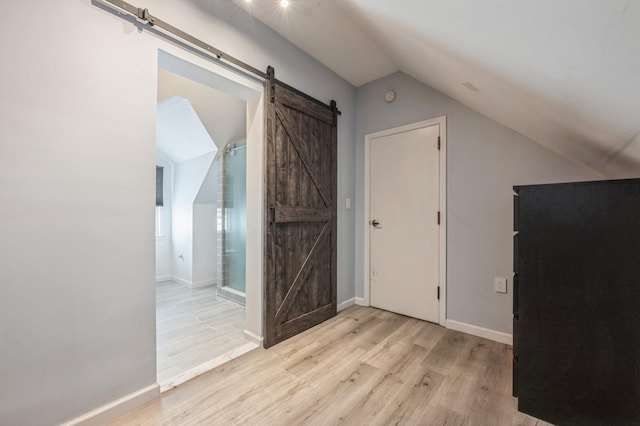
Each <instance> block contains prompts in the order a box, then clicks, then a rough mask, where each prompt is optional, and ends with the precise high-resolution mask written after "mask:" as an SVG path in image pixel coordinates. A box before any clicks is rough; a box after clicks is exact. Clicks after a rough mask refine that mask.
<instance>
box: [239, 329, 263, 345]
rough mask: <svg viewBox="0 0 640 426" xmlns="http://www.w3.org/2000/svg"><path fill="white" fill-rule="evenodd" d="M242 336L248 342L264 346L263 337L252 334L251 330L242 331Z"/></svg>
mask: <svg viewBox="0 0 640 426" xmlns="http://www.w3.org/2000/svg"><path fill="white" fill-rule="evenodd" d="M242 335H243V336H244V338H245V339H247V340H248V341H250V342H253V343H255V344H257V345H259V346H262V341H263V340H264V339H263V338H262V337H260V336H258V335H257V334H255V333H252V332H250V331H249V330H243V331H242Z"/></svg>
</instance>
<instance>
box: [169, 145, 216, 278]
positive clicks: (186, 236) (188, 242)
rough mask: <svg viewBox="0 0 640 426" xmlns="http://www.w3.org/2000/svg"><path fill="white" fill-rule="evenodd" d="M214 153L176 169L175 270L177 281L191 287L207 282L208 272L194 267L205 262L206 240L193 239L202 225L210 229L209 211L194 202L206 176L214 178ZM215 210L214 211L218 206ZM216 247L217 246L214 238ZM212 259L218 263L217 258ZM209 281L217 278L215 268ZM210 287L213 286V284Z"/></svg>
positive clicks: (174, 211)
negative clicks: (206, 215) (204, 249)
mask: <svg viewBox="0 0 640 426" xmlns="http://www.w3.org/2000/svg"><path fill="white" fill-rule="evenodd" d="M215 154H216V151H212V152H210V153H208V154H204V155H201V156H199V157H196V158H193V159H191V160H188V161H183V162H182V163H178V164H176V165H175V166H174V181H173V200H172V209H173V226H172V235H171V240H172V256H171V260H172V270H173V276H174V278H177V279H178V281H179V282H181V283H183V284H186V285H188V286H190V287H193V286H194V283H196V282H200V281H203V280H205V279H206V278H203V277H202V274H203V273H205V270H206V269H203V268H202V267H201V266H200V265H196V264H195V261H196V260H197V261H201V260H203V257H202V256H203V254H202V253H201V252H202V250H203V246H206V241H205V240H203V238H204V236H200V238H197V239H195V238H194V237H195V233H196V232H199V229H200V227H201V226H204V227H205V229H208V228H207V225H206V224H205V222H206V221H205V217H204V216H203V215H204V214H206V212H204V211H203V209H202V208H196V206H197V204H194V201H195V200H196V197H197V195H198V192H200V188H201V187H202V185H203V183H204V181H205V177H207V176H208V175H209V176H213V178H214V179H215V173H209V171H210V169H211V167H212V164H213V159H214V157H215ZM214 186H215V185H214ZM213 209H214V211H215V205H214V207H213ZM212 221H213V224H214V225H215V214H214V215H213V216H212ZM214 232H215V229H214ZM196 242H197V244H196ZM213 244H214V245H215V236H214V238H213ZM194 250H198V257H197V259H196V258H194V255H195V253H194ZM212 259H213V260H214V261H215V256H214V257H213V258H212ZM196 270H197V274H196V275H198V276H197V277H196V276H194V271H196ZM209 278H211V279H213V278H215V269H214V272H213V274H212V275H211V276H210V277H209ZM209 284H210V285H211V284H212V283H209ZM195 287H197V285H195Z"/></svg>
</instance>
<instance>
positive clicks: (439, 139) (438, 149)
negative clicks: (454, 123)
mask: <svg viewBox="0 0 640 426" xmlns="http://www.w3.org/2000/svg"><path fill="white" fill-rule="evenodd" d="M438 151H440V136H438Z"/></svg>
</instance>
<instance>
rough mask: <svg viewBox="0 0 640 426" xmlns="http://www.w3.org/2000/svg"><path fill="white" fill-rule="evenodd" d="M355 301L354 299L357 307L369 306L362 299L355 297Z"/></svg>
mask: <svg viewBox="0 0 640 426" xmlns="http://www.w3.org/2000/svg"><path fill="white" fill-rule="evenodd" d="M355 299H356V300H355V302H356V305H358V306H369V304H368V303H367V302H366V301H365V300H364V299H363V298H362V297H356V298H355Z"/></svg>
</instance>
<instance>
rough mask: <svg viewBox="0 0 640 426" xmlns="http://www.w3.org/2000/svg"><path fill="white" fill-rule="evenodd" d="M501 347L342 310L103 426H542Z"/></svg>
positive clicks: (380, 314) (369, 311) (368, 311)
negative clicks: (524, 401) (519, 398)
mask: <svg viewBox="0 0 640 426" xmlns="http://www.w3.org/2000/svg"><path fill="white" fill-rule="evenodd" d="M511 356H512V349H511V347H509V346H507V345H504V344H500V343H496V342H493V341H490V340H486V339H482V338H478V337H474V336H470V335H467V334H464V333H460V332H456V331H452V330H446V329H444V328H442V327H439V326H436V325H434V324H430V323H427V322H424V321H419V320H416V319H412V318H408V317H404V316H401V315H397V314H393V313H389V312H385V311H381V310H378V309H374V308H364V307H357V306H354V307H351V308H348V309H346V310H345V311H343V312H341V313H340V314H338V316H337V317H335V318H333V319H331V320H329V321H327V322H325V323H323V324H320V325H319V326H316V327H314V328H312V329H311V330H308V331H306V332H304V333H302V334H300V335H298V336H295V337H293V338H291V339H289V340H287V341H285V342H283V343H281V344H279V345H276V346H274V347H272V348H271V349H269V350H264V349H256V350H254V351H252V352H249V353H247V354H245V355H243V356H242V357H240V358H237V359H235V360H233V361H231V362H229V363H227V364H224V365H222V366H220V367H218V368H216V369H214V370H212V371H210V372H209V373H206V374H204V375H202V376H200V377H198V378H196V379H194V380H191V381H189V382H187V383H184V384H183V385H181V386H179V387H177V388H176V389H173V390H171V391H169V392H166V393H164V394H163V396H162V398H160V399H159V400H156V401H153V402H151V403H149V404H147V405H145V406H143V407H141V408H139V409H137V410H135V411H133V412H131V413H129V414H127V415H125V416H123V417H121V418H119V419H117V420H116V421H114V422H113V423H112V424H113V425H160V424H164V425H233V424H249V425H298V424H305V425H306V424H310V425H333V424H347V425H365V424H366V425H390V424H393V425H396V424H406V425H491V426H493V425H498V426H499V425H545V424H546V423H544V422H541V421H538V420H536V419H534V418H531V417H528V416H525V415H523V414H520V413H518V412H517V409H516V399H515V398H512V397H511Z"/></svg>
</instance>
